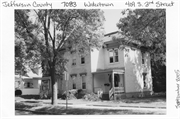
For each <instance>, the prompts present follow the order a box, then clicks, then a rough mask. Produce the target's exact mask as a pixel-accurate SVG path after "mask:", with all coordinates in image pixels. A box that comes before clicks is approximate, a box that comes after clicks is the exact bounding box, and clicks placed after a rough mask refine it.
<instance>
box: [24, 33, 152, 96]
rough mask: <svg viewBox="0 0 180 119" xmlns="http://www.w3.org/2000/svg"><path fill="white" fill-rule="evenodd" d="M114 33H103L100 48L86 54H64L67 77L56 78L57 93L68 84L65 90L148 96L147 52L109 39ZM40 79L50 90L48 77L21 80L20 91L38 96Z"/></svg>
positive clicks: (149, 67) (148, 66) (149, 79)
mask: <svg viewBox="0 0 180 119" xmlns="http://www.w3.org/2000/svg"><path fill="white" fill-rule="evenodd" d="M116 35H117V32H112V33H109V34H106V35H105V36H104V39H103V41H104V43H103V45H102V47H101V48H100V49H99V50H97V49H93V51H91V52H90V54H89V55H86V56H85V57H81V56H79V55H78V54H77V53H76V52H67V53H66V54H65V55H64V57H65V58H67V59H69V62H68V64H67V68H68V74H69V78H68V79H69V80H68V81H66V80H65V79H64V78H63V79H58V92H59V93H62V92H63V91H65V90H66V83H68V89H82V90H84V91H86V92H94V93H97V91H99V90H103V95H106V96H108V98H109V99H117V98H125V97H142V96H146V95H150V94H151V92H152V91H153V90H152V76H151V65H150V55H149V53H148V52H146V50H145V49H141V50H140V49H139V48H136V46H135V45H131V46H129V45H126V46H124V45H122V44H121V43H119V42H118V41H114V40H112V37H113V36H116ZM42 80H47V81H45V82H46V83H47V84H48V85H49V86H48V89H49V92H51V91H50V90H51V88H50V86H51V85H50V83H51V81H50V78H42V77H31V78H26V79H24V83H23V87H21V88H22V92H23V94H24V95H25V94H37V95H39V94H40V89H41V87H42V86H41V84H42V83H41V81H42Z"/></svg>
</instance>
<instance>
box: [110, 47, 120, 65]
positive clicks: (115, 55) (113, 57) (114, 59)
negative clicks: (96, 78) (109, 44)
mask: <svg viewBox="0 0 180 119" xmlns="http://www.w3.org/2000/svg"><path fill="white" fill-rule="evenodd" d="M118 61H119V57H118V49H115V50H111V51H109V62H110V63H113V62H118Z"/></svg>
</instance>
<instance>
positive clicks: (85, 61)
mask: <svg viewBox="0 0 180 119" xmlns="http://www.w3.org/2000/svg"><path fill="white" fill-rule="evenodd" d="M82 58H83V59H84V63H82ZM85 63H86V60H85V57H81V64H82V65H84V64H85Z"/></svg>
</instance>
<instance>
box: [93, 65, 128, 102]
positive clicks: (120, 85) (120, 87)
mask: <svg viewBox="0 0 180 119" xmlns="http://www.w3.org/2000/svg"><path fill="white" fill-rule="evenodd" d="M92 75H93V78H92V80H93V87H92V88H93V92H94V93H97V92H98V91H100V90H102V91H103V97H105V98H106V99H108V100H116V98H117V97H121V96H123V95H124V93H125V87H124V86H125V84H124V83H125V81H124V79H125V78H124V68H118V69H106V70H99V71H97V72H93V73H92Z"/></svg>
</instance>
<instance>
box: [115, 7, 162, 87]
mask: <svg viewBox="0 0 180 119" xmlns="http://www.w3.org/2000/svg"><path fill="white" fill-rule="evenodd" d="M122 14H123V15H124V17H123V18H121V19H120V20H119V22H118V23H117V27H118V28H119V29H120V39H119V38H115V39H116V40H119V41H122V39H125V41H126V42H125V44H126V43H127V44H130V43H135V44H136V45H137V47H138V48H139V49H142V47H145V48H146V51H147V52H149V53H150V55H151V65H152V75H153V83H157V82H159V83H161V84H163V85H164V86H165V82H166V70H165V69H166V10H165V9H136V10H129V9H127V10H124V11H123V12H122ZM157 85H159V84H157ZM156 88H158V87H156Z"/></svg>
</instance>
